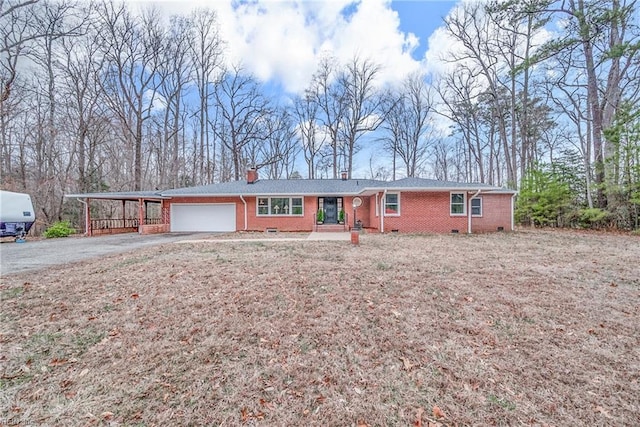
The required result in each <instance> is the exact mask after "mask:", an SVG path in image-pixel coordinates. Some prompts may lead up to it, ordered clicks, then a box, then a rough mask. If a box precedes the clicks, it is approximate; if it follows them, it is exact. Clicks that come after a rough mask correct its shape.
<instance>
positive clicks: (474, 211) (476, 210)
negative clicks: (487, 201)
mask: <svg viewBox="0 0 640 427" xmlns="http://www.w3.org/2000/svg"><path fill="white" fill-rule="evenodd" d="M471 215H473V216H482V197H474V198H473V199H471Z"/></svg>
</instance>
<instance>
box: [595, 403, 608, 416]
mask: <svg viewBox="0 0 640 427" xmlns="http://www.w3.org/2000/svg"><path fill="white" fill-rule="evenodd" d="M593 410H594V412H600V413H601V414H602V415H604V416H605V417H607V418H611V414H610V413H609V411H607V410H606V409H604V408H603V407H602V406H596V407H595V408H593Z"/></svg>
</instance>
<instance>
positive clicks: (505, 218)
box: [471, 194, 512, 233]
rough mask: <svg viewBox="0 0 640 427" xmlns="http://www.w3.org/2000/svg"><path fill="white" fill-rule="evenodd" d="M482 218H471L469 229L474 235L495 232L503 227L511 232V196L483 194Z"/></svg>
mask: <svg viewBox="0 0 640 427" xmlns="http://www.w3.org/2000/svg"><path fill="white" fill-rule="evenodd" d="M481 197H482V216H481V217H476V216H474V217H472V218H471V229H472V231H473V232H474V233H486V232H490V231H497V230H498V227H503V229H504V230H505V231H512V230H511V194H483V195H482V196H481Z"/></svg>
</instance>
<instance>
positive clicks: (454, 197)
mask: <svg viewBox="0 0 640 427" xmlns="http://www.w3.org/2000/svg"><path fill="white" fill-rule="evenodd" d="M465 198H466V197H465V194H464V193H451V215H465V214H466V213H467V210H466V209H465V206H464V199H465Z"/></svg>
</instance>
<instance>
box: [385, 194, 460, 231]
mask: <svg viewBox="0 0 640 427" xmlns="http://www.w3.org/2000/svg"><path fill="white" fill-rule="evenodd" d="M392 230H398V231H399V232H403V233H415V232H433V233H450V232H451V230H458V231H459V232H460V233H466V231H467V217H466V216H451V215H450V214H449V192H446V193H422V192H415V193H407V192H403V193H400V216H385V217H384V231H385V232H390V231H392Z"/></svg>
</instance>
